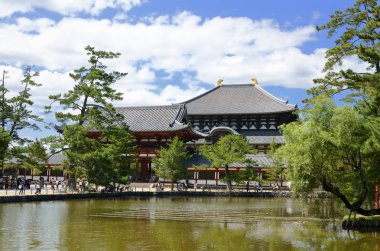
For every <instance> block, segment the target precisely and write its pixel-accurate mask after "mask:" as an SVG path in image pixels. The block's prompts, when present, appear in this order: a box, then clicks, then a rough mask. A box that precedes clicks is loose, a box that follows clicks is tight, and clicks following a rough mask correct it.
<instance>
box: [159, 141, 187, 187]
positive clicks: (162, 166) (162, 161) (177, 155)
mask: <svg viewBox="0 0 380 251" xmlns="http://www.w3.org/2000/svg"><path fill="white" fill-rule="evenodd" d="M190 157H191V156H190V154H189V152H188V151H187V147H186V145H185V143H183V142H182V141H181V140H180V139H179V138H178V137H175V138H173V140H172V142H171V143H170V144H169V145H168V146H167V148H164V147H161V149H160V150H159V151H158V152H157V158H156V159H153V163H154V165H155V166H154V168H153V169H154V171H155V172H156V174H157V175H158V177H160V178H164V179H169V180H171V181H172V187H171V190H173V185H174V182H176V181H178V180H180V179H184V178H186V176H187V165H186V161H187V160H188V159H189V158H190Z"/></svg>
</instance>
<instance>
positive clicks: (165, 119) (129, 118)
mask: <svg viewBox="0 0 380 251" xmlns="http://www.w3.org/2000/svg"><path fill="white" fill-rule="evenodd" d="M116 112H117V113H120V114H121V115H123V116H124V119H125V120H124V121H125V122H126V123H127V125H128V126H129V129H130V130H131V131H132V132H169V131H178V130H182V129H185V128H188V127H189V125H188V124H187V121H186V108H185V107H184V106H183V105H168V106H139V107H116Z"/></svg>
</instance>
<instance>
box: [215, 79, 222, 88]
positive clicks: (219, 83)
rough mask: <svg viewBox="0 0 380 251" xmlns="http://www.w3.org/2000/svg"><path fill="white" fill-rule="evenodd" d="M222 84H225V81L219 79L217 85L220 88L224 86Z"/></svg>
mask: <svg viewBox="0 0 380 251" xmlns="http://www.w3.org/2000/svg"><path fill="white" fill-rule="evenodd" d="M222 82H223V79H218V81H216V84H217V85H218V87H219V86H222V85H223V84H222Z"/></svg>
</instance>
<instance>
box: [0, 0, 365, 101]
mask: <svg viewBox="0 0 380 251" xmlns="http://www.w3.org/2000/svg"><path fill="white" fill-rule="evenodd" d="M12 2H13V1H12ZM41 2H43V1H41ZM49 2H51V3H50V4H51V6H53V3H54V2H55V1H49ZM60 2H61V1H60ZM67 2H70V1H67ZM80 2H81V4H78V6H75V7H73V6H72V7H70V8H76V9H81V8H82V7H81V5H85V3H89V2H91V3H94V1H89V0H88V1H84V3H82V1H80ZM4 3H8V4H9V3H10V2H8V1H5V2H1V4H3V5H4ZM17 3H19V1H14V6H18V5H17ZM31 3H36V2H33V1H31ZM31 3H29V5H30V6H31V8H34V7H36V6H37V5H33V4H31ZM123 3H124V4H126V5H125V6H124V7H123V8H129V7H128V6H133V5H136V4H139V3H141V1H133V2H132V1H125V2H123ZM128 3H129V4H130V5H128ZM1 4H0V8H1ZM61 4H62V6H60V7H57V6H58V4H57V3H56V5H54V8H57V9H59V8H60V9H61V10H62V11H63V10H65V11H67V12H70V11H72V10H69V6H66V3H63V1H62V2H61ZM97 4H98V5H97V7H94V6H95V5H91V6H92V7H93V8H95V9H99V10H100V9H104V8H105V7H104V6H109V5H112V4H113V5H115V6H116V5H118V6H121V5H122V1H106V0H105V1H98V2H97ZM49 6H50V5H46V8H53V7H49ZM20 8H21V7H20ZM65 8H66V9H65ZM83 8H84V7H83ZM87 11H90V9H87ZM314 34H315V31H314V27H312V26H304V27H298V28H296V29H292V30H282V29H281V28H280V27H279V25H278V24H277V23H275V22H274V21H273V20H251V19H249V18H221V17H215V18H210V19H206V20H202V19H201V18H200V17H199V16H196V15H193V14H191V13H189V12H182V13H180V14H179V15H177V16H174V17H168V16H162V17H156V18H148V19H145V20H144V21H141V22H138V23H136V24H131V23H128V22H122V21H119V20H106V19H103V20H98V19H94V18H91V19H83V18H78V17H77V18H74V17H65V18H63V19H61V20H60V21H57V22H55V21H52V20H50V19H46V18H40V19H28V18H19V19H18V20H17V22H15V23H14V24H4V23H3V24H1V23H0V40H1V41H3V42H2V43H0V63H1V64H5V65H13V66H14V68H15V69H17V68H18V67H19V66H22V65H25V64H30V65H37V66H39V67H41V68H42V69H43V70H42V72H41V76H40V78H39V80H40V82H41V83H43V84H44V87H43V88H41V90H40V91H38V93H36V98H37V99H38V100H39V102H40V103H45V104H46V102H47V96H48V95H49V94H53V93H52V92H53V91H54V93H57V92H58V93H59V92H64V91H65V90H67V89H69V88H70V87H71V86H72V85H73V82H72V80H71V79H70V78H69V77H68V72H71V71H72V70H73V69H75V68H78V67H80V66H82V65H86V60H87V57H86V55H85V52H84V50H83V48H84V47H85V46H86V45H88V44H90V45H93V46H95V47H96V48H97V49H102V50H111V51H117V52H121V53H122V56H121V57H120V58H119V59H116V60H111V61H107V62H106V64H107V65H109V68H110V69H113V70H119V71H123V72H128V73H129V74H128V76H127V77H126V78H124V79H122V80H120V81H119V82H118V83H117V84H116V87H117V89H118V90H119V91H122V92H123V93H125V101H124V102H123V103H118V104H119V105H123V104H124V105H141V104H149V105H152V104H169V103H174V102H181V101H184V100H186V99H188V98H191V97H193V96H195V95H197V94H199V93H200V92H202V91H204V89H202V88H200V85H199V84H200V83H210V84H212V85H214V83H215V82H216V80H217V79H219V78H221V79H224V80H225V82H224V83H226V84H234V83H249V82H250V81H249V79H250V78H251V77H253V76H254V77H256V78H257V79H258V80H259V83H260V85H279V86H284V87H299V88H308V87H310V86H312V79H313V78H316V77H318V76H320V75H321V71H322V68H323V65H324V61H325V59H324V51H325V50H324V49H317V50H315V51H314V52H312V53H304V52H303V51H302V50H301V49H300V47H301V46H302V45H304V44H305V43H307V42H308V41H311V40H313V39H315V38H314ZM345 64H346V65H347V66H349V67H352V68H355V69H356V68H363V67H365V66H363V64H361V63H360V62H359V61H358V60H355V59H348V60H347V61H346V63H345ZM0 70H1V69H0ZM175 74H179V75H180V76H182V77H183V79H182V83H172V84H171V85H169V86H167V87H166V88H163V89H162V88H161V89H160V87H159V86H157V83H158V82H160V80H162V79H164V78H168V77H170V76H174V75H175ZM15 75H16V76H17V75H19V74H17V73H16V74H15ZM169 80H170V79H169ZM165 81H168V79H166V80H165ZM178 86H187V88H185V87H182V88H179V87H178Z"/></svg>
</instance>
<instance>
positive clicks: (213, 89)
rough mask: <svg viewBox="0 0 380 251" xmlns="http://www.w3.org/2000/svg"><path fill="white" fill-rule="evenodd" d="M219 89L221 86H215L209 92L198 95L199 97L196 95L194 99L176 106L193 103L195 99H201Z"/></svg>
mask: <svg viewBox="0 0 380 251" xmlns="http://www.w3.org/2000/svg"><path fill="white" fill-rule="evenodd" d="M220 87H222V86H216V87H214V88H212V89H211V90H208V91H206V92H205V93H202V94H200V95H198V96H196V97H194V98H191V99H189V100H186V101H184V102H181V103H178V105H181V104H187V103H189V102H191V101H194V100H196V99H199V98H201V97H203V96H205V95H207V94H209V93H210V92H213V91H215V90H216V89H218V88H220Z"/></svg>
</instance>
